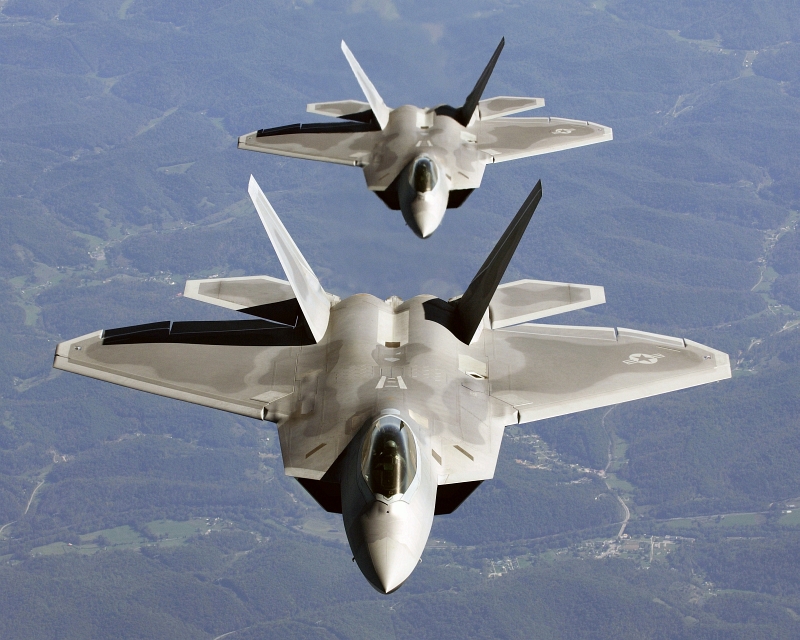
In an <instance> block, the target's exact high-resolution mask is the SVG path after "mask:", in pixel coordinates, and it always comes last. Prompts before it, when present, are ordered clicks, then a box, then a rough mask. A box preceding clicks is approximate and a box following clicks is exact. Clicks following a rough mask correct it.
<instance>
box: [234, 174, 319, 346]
mask: <svg viewBox="0 0 800 640" xmlns="http://www.w3.org/2000/svg"><path fill="white" fill-rule="evenodd" d="M247 192H248V193H249V194H250V199H251V200H252V201H253V205H254V206H255V208H256V211H257V212H258V216H259V218H261V223H262V224H263V225H264V229H266V231H267V235H269V239H270V242H272V247H273V248H274V249H275V253H276V254H277V255H278V260H280V263H281V266H282V267H283V270H284V272H285V273H286V278H287V280H289V284H291V285H292V291H294V295H295V296H296V297H297V302H298V303H299V304H300V309H301V310H302V311H303V315H304V316H305V318H306V322H307V323H308V327H309V328H310V329H311V333H312V334H313V335H314V339H315V340H316V341H317V342H319V341H320V340H321V339H322V336H324V335H325V332H326V331H327V329H328V320H329V319H330V314H331V303H330V299H329V298H328V296H327V294H326V293H325V290H324V289H323V288H322V285H321V284H320V283H319V280H318V279H317V276H315V275H314V272H313V271H312V270H311V267H310V266H309V264H308V262H306V259H305V258H304V257H303V254H302V253H300V249H298V248H297V245H296V244H295V243H294V240H292V237H291V236H290V235H289V232H288V231H287V230H286V227H284V226H283V223H282V222H281V220H280V218H279V217H278V214H277V213H275V209H273V208H272V205H271V204H270V203H269V200H267V196H265V195H264V192H263V191H261V187H259V186H258V183H257V182H256V179H255V178H254V177H253V176H250V184H249V185H248V188H247Z"/></svg>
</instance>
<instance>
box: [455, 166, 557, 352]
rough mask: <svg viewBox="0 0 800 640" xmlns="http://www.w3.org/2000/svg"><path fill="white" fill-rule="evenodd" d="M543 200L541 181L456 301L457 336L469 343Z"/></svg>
mask: <svg viewBox="0 0 800 640" xmlns="http://www.w3.org/2000/svg"><path fill="white" fill-rule="evenodd" d="M541 199H542V181H541V180H539V182H537V183H536V186H535V187H534V188H533V191H531V192H530V194H529V195H528V197H527V198H526V200H525V202H524V203H523V204H522V207H520V210H519V211H518V212H517V215H516V216H514V219H513V220H512V221H511V224H509V225H508V228H507V229H506V230H505V232H504V233H503V235H502V236H501V238H500V240H498V242H497V244H496V245H495V246H494V249H492V252H491V253H490V254H489V257H488V258H486V262H484V263H483V266H482V267H481V268H480V269H479V270H478V273H477V274H476V275H475V277H474V278H473V279H472V282H470V284H469V286H468V287H467V290H466V291H465V292H464V295H462V296H461V298H460V299H459V300H458V301H457V302H456V318H455V326H454V329H455V332H454V333H455V336H456V337H457V338H458V339H459V340H461V341H462V342H464V343H466V344H469V343H470V342H472V338H473V336H474V335H475V332H476V331H477V330H478V327H480V324H481V321H482V320H483V315H484V314H485V313H486V309H488V308H489V303H490V302H491V301H492V297H493V296H494V292H495V291H496V290H497V286H498V285H499V284H500V280H502V279H503V275H504V274H505V272H506V268H507V267H508V263H509V262H511V258H512V256H513V255H514V252H515V251H516V250H517V246H518V245H519V242H520V240H521V239H522V236H523V234H524V233H525V229H527V228H528V223H529V222H530V221H531V218H532V217H533V212H534V211H536V206H537V205H538V204H539V201H540V200H541Z"/></svg>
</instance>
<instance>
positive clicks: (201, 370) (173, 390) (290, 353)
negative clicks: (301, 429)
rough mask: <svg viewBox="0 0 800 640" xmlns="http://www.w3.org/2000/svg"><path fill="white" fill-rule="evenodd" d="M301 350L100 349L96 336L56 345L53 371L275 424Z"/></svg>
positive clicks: (290, 390)
mask: <svg viewBox="0 0 800 640" xmlns="http://www.w3.org/2000/svg"><path fill="white" fill-rule="evenodd" d="M299 351H300V349H299V347H296V346H295V347H291V346H288V347H253V346H230V345H218V344H217V345H209V344H175V343H159V342H154V343H153V342H151V343H141V344H103V332H102V331H97V332H95V333H90V334H88V335H85V336H81V337H80V338H75V339H74V340H67V341H66V342H62V343H61V344H59V345H58V347H57V348H56V355H55V361H54V362H53V366H54V367H55V368H56V369H63V370H64V371H71V372H73V373H79V374H81V375H84V376H88V377H90V378H97V379H98V380H105V381H106V382H113V383H114V384H119V385H122V386H124V387H130V388H132V389H138V390H139V391H147V392H149V393H155V394H157V395H160V396H166V397H168V398H175V399H177V400H184V401H186V402H191V403H194V404H199V405H203V406H205V407H212V408H214V409H221V410H222V411H229V412H231V413H238V414H239V415H243V416H248V417H250V418H256V419H259V420H266V419H270V420H273V421H274V420H275V415H274V414H275V411H276V409H277V408H278V407H279V406H280V403H281V398H285V400H284V401H283V402H284V403H285V402H286V401H288V400H289V399H290V398H289V397H288V396H290V394H292V393H293V391H294V376H295V366H296V362H297V354H298V353H299ZM274 403H277V404H274ZM287 412H288V410H287ZM268 415H269V418H268Z"/></svg>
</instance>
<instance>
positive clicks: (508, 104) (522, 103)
mask: <svg viewBox="0 0 800 640" xmlns="http://www.w3.org/2000/svg"><path fill="white" fill-rule="evenodd" d="M543 106H544V98H514V97H511V96H497V97H496V98H488V99H487V100H481V101H480V102H479V103H478V118H479V119H480V120H481V121H483V122H486V121H487V120H492V119H494V118H499V117H500V116H510V115H511V114H514V113H522V112H523V111H531V110H532V109H540V108H542V107H543Z"/></svg>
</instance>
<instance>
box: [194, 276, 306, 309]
mask: <svg viewBox="0 0 800 640" xmlns="http://www.w3.org/2000/svg"><path fill="white" fill-rule="evenodd" d="M183 295H184V297H186V298H191V299H192V300H199V301H200V302H207V303H208V304H213V305H216V306H218V307H225V308H226V309H231V310H233V311H245V310H246V309H247V308H248V307H256V306H259V305H263V304H269V303H271V302H281V301H283V300H289V299H291V298H294V291H293V290H292V285H290V284H289V283H288V282H287V281H286V280H279V279H278V278H271V277H269V276H245V277H242V278H208V279H206V280H187V281H186V287H185V288H184V290H183Z"/></svg>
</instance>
